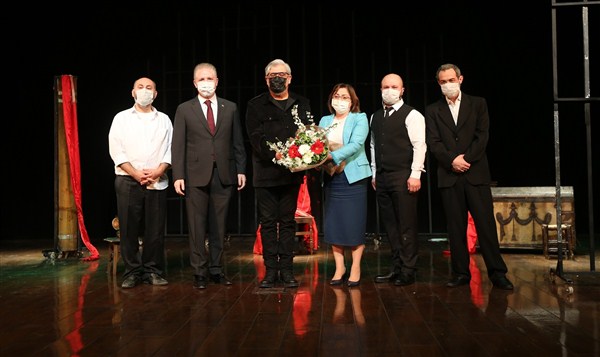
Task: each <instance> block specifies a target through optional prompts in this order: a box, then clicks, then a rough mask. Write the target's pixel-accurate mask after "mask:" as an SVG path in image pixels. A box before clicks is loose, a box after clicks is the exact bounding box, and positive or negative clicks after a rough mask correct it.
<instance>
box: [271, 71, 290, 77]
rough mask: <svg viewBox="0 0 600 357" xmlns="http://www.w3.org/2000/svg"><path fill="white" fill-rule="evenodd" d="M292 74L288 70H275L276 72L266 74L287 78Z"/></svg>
mask: <svg viewBox="0 0 600 357" xmlns="http://www.w3.org/2000/svg"><path fill="white" fill-rule="evenodd" d="M289 75H290V74H289V73H286V72H274V73H269V74H267V75H266V77H267V78H275V77H280V78H287V77H288V76H289Z"/></svg>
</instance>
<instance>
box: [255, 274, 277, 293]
mask: <svg viewBox="0 0 600 357" xmlns="http://www.w3.org/2000/svg"><path fill="white" fill-rule="evenodd" d="M276 278H277V271H275V270H270V271H267V273H266V274H265V277H264V278H263V280H262V281H261V282H260V285H259V286H258V287H259V288H261V289H269V288H272V287H274V286H275V279H276Z"/></svg>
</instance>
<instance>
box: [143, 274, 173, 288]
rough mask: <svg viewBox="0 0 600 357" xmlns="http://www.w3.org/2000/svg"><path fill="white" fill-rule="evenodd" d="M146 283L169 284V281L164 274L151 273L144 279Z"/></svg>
mask: <svg viewBox="0 0 600 357" xmlns="http://www.w3.org/2000/svg"><path fill="white" fill-rule="evenodd" d="M144 283H146V284H150V285H167V284H169V282H168V281H167V280H166V279H165V278H163V277H162V276H160V275H158V274H156V273H150V275H149V276H148V277H147V278H146V280H144Z"/></svg>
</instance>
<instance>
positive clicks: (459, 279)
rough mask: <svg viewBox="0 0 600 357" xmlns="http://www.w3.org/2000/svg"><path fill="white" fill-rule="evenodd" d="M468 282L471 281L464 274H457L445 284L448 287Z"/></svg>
mask: <svg viewBox="0 0 600 357" xmlns="http://www.w3.org/2000/svg"><path fill="white" fill-rule="evenodd" d="M470 282H471V278H470V277H468V276H464V275H459V276H456V277H454V278H452V280H450V281H449V282H448V283H447V284H446V286H447V287H449V288H456V287H457V286H461V285H468V284H469V283H470Z"/></svg>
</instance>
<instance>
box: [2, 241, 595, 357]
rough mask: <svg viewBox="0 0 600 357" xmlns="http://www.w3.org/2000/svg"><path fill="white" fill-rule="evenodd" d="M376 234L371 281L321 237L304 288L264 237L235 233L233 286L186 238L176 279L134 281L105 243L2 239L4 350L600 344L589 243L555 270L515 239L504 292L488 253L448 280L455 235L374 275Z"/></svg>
mask: <svg viewBox="0 0 600 357" xmlns="http://www.w3.org/2000/svg"><path fill="white" fill-rule="evenodd" d="M375 242H377V241H374V240H369V241H368V243H367V248H366V250H365V256H364V260H363V264H362V277H361V284H360V286H359V287H356V288H347V287H346V286H344V287H331V286H329V284H328V282H329V280H330V279H331V277H332V275H333V271H334V262H333V257H332V255H331V251H330V250H329V249H326V247H324V246H321V247H320V248H319V250H318V251H317V252H316V253H315V254H312V255H308V254H298V255H297V256H296V258H295V260H294V267H295V272H294V273H295V275H296V278H297V279H298V280H299V281H300V287H299V288H297V289H285V288H283V287H281V286H276V287H275V288H272V289H258V286H257V281H258V279H260V278H261V277H262V276H263V274H264V269H263V266H262V257H261V256H260V255H254V254H252V246H253V237H233V238H231V240H230V241H229V243H228V245H227V249H226V254H225V261H226V275H227V276H228V277H229V278H230V279H231V280H232V281H233V285H232V286H223V285H215V284H209V285H208V287H207V289H204V290H198V289H194V288H193V287H192V273H191V268H190V267H189V261H188V246H187V241H186V240H185V239H180V238H169V239H167V243H166V256H167V261H168V266H167V274H166V278H167V279H168V281H169V285H167V286H151V285H140V286H137V287H135V288H133V289H127V290H124V289H121V288H120V284H121V281H122V278H121V274H122V271H123V265H122V262H119V266H118V270H119V271H118V272H117V275H116V277H113V276H112V274H110V273H109V272H108V271H107V268H108V263H109V255H108V247H107V245H106V242H103V241H101V242H98V243H95V246H96V248H98V250H99V251H100V259H99V260H96V261H92V262H87V261H82V260H81V259H79V258H78V257H59V258H57V259H50V258H46V257H45V256H44V255H43V254H42V250H45V249H48V248H53V247H52V243H47V242H39V241H33V242H32V241H27V242H2V241H0V248H1V249H0V298H1V301H2V305H1V307H0V311H1V315H0V316H1V317H0V318H1V321H2V323H0V355H1V356H214V357H221V356H253V357H258V356H282V355H284V356H345V357H348V356H378V357H383V356H512V357H515V356H600V277H599V276H598V273H596V272H595V271H594V272H592V271H590V262H589V255H577V254H576V256H575V259H574V260H564V261H563V264H562V273H563V274H560V276H556V275H553V274H552V272H553V271H555V270H556V268H557V267H560V266H559V264H557V260H556V258H552V257H551V258H550V259H546V258H545V257H544V256H543V255H542V254H541V252H540V251H528V252H523V251H520V252H513V251H503V256H504V258H505V260H506V263H507V265H508V267H509V274H508V277H509V279H510V280H511V281H512V282H513V283H514V285H515V290H514V291H502V290H497V289H495V288H493V287H492V285H491V283H490V281H489V279H488V278H487V275H486V272H485V265H484V264H483V261H482V258H481V256H480V254H479V253H475V254H474V255H472V274H473V279H472V281H471V283H470V285H467V286H463V287H459V288H447V287H446V286H445V283H446V282H447V280H448V279H449V276H450V275H449V274H450V266H449V262H450V260H449V257H448V256H446V255H444V254H443V251H444V250H445V249H447V243H446V242H432V241H430V240H427V239H426V238H423V239H422V240H421V247H420V261H419V271H418V274H417V283H416V284H414V285H410V286H405V287H397V286H394V285H393V284H387V283H385V284H376V283H374V282H373V278H374V276H375V275H377V274H380V273H384V272H387V270H388V266H387V261H388V257H389V249H388V247H387V245H386V244H385V243H382V244H375ZM84 256H85V254H84ZM596 266H598V254H596ZM559 270H560V269H559ZM562 278H568V279H571V280H572V283H566V282H565V281H564V279H562Z"/></svg>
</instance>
